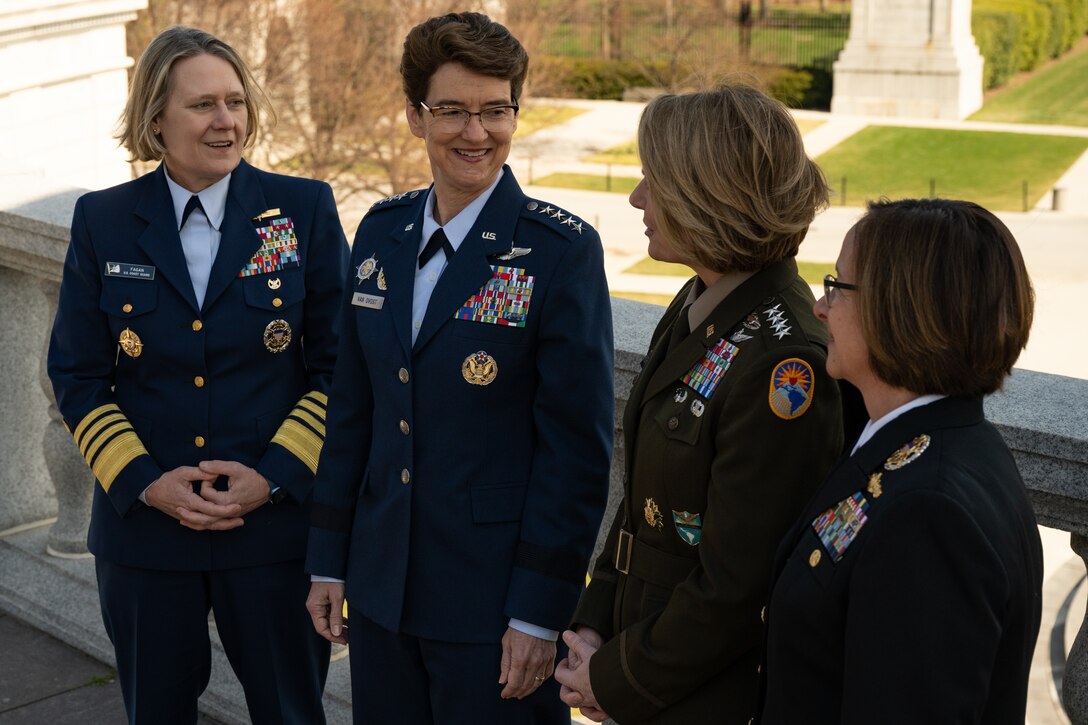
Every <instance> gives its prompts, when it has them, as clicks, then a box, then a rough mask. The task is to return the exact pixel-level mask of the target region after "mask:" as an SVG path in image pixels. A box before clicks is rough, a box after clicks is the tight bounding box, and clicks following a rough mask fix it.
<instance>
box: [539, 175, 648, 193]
mask: <svg viewBox="0 0 1088 725" xmlns="http://www.w3.org/2000/svg"><path fill="white" fill-rule="evenodd" d="M640 181H642V179H635V178H632V177H630V176H613V177H611V179H609V177H607V176H594V175H593V174H548V175H547V176H542V177H540V178H539V179H533V185H534V186H556V187H559V188H560V189H584V190H586V191H613V192H616V193H618V194H630V193H631V192H632V191H634V190H635V187H636V186H638V182H640Z"/></svg>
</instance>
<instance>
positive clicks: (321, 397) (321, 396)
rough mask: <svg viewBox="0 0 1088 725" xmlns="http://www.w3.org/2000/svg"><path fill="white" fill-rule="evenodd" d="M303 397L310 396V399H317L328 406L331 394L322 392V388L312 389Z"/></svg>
mask: <svg viewBox="0 0 1088 725" xmlns="http://www.w3.org/2000/svg"><path fill="white" fill-rule="evenodd" d="M302 397H303V398H309V399H310V400H316V401H317V402H318V403H320V404H321V407H323V408H327V407H328V406H329V396H327V395H325V394H324V393H322V392H321V391H320V390H311V391H310V392H308V393H306V395H304V396H302Z"/></svg>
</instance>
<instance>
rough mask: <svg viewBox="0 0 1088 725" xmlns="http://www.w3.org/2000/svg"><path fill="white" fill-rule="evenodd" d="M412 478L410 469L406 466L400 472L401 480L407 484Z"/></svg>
mask: <svg viewBox="0 0 1088 725" xmlns="http://www.w3.org/2000/svg"><path fill="white" fill-rule="evenodd" d="M411 480H412V474H410V473H408V469H407V468H405V469H404V470H402V471H401V472H400V482H401V483H403V484H405V485H407V484H408V482H409V481H411Z"/></svg>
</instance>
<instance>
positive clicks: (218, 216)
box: [163, 169, 231, 231]
mask: <svg viewBox="0 0 1088 725" xmlns="http://www.w3.org/2000/svg"><path fill="white" fill-rule="evenodd" d="M163 170H164V171H166V186H167V187H169V189H170V199H171V200H172V201H173V202H174V219H175V220H177V225H178V229H181V215H182V213H183V212H184V211H185V205H186V204H188V203H189V197H191V196H192V195H193V192H191V191H189V190H188V189H186V188H185V187H184V186H181V185H180V184H178V182H176V181H174V180H173V179H171V178H170V172H169V171H167V170H166V169H163ZM230 177H231V175H230V174H227V175H226V176H224V177H223V178H222V179H220V180H219V181H217V182H215V183H214V184H212V185H211V186H209V187H207V188H205V189H201V190H200V191H199V192H198V193H197V196H199V197H200V205H201V206H202V207H204V214H206V215H207V217H208V223H209V224H211V225H212V229H214V230H215V231H219V227H221V226H222V225H223V216H224V215H225V214H226V213H227V191H228V190H229V189H230Z"/></svg>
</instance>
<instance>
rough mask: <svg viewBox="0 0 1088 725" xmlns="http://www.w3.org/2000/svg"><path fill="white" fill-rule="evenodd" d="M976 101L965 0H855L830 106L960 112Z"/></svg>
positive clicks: (915, 114)
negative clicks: (848, 34)
mask: <svg viewBox="0 0 1088 725" xmlns="http://www.w3.org/2000/svg"><path fill="white" fill-rule="evenodd" d="M981 106H982V55H980V54H979V51H978V46H977V45H975V39H974V36H972V35H971V0H854V3H853V10H852V11H851V15H850V38H849V40H847V42H846V47H845V48H843V51H842V53H841V54H840V55H839V59H838V60H837V61H836V62H835V65H834V93H833V95H832V97H831V112H832V113H844V114H857V115H868V116H892V117H902V118H941V119H961V118H964V117H966V116H968V115H969V114H971V113H973V112H975V111H976V110H978V109H979V108H980V107H981Z"/></svg>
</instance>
